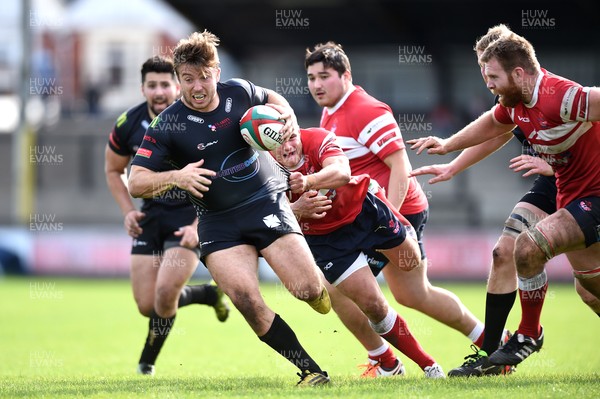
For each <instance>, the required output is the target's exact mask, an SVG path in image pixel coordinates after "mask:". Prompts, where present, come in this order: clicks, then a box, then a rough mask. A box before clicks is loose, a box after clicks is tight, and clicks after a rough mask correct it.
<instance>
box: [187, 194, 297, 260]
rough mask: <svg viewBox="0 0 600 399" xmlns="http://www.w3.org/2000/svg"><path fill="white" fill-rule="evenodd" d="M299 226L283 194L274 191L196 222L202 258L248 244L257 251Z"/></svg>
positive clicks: (206, 215)
mask: <svg viewBox="0 0 600 399" xmlns="http://www.w3.org/2000/svg"><path fill="white" fill-rule="evenodd" d="M290 233H297V234H300V235H302V232H301V230H300V225H298V222H297V221H296V217H295V216H294V213H293V212H292V209H291V208H290V204H289V201H288V199H287V197H286V195H285V193H283V192H282V193H274V194H272V195H270V196H267V197H262V198H259V199H257V200H256V201H252V202H250V203H248V204H244V205H242V206H239V207H237V208H234V209H231V210H229V211H224V212H218V213H214V214H213V213H210V212H209V213H207V214H203V215H202V217H200V219H199V221H198V237H199V238H200V252H201V259H202V260H203V261H204V259H205V258H206V256H207V255H208V254H210V253H212V252H216V251H220V250H222V249H227V248H231V247H235V246H238V245H243V244H248V245H253V246H254V247H256V249H257V250H258V251H261V250H262V249H264V248H266V247H268V246H269V245H271V244H272V243H273V242H274V241H275V240H277V239H278V238H279V237H281V236H283V235H285V234H290Z"/></svg>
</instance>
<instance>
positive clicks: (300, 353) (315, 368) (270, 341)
mask: <svg viewBox="0 0 600 399" xmlns="http://www.w3.org/2000/svg"><path fill="white" fill-rule="evenodd" d="M258 338H259V339H260V340H261V341H262V342H264V343H265V344H267V345H269V346H270V347H271V348H273V349H274V350H275V351H277V352H278V353H279V354H280V355H281V356H283V357H285V358H286V359H287V360H289V361H290V362H291V363H292V364H293V365H294V366H296V367H298V368H299V369H300V371H302V372H304V371H305V370H308V371H309V372H318V373H321V372H322V370H321V368H320V367H319V365H318V364H317V363H315V361H314V360H313V359H312V358H311V357H310V356H309V355H308V353H307V352H306V351H305V350H304V348H303V347H302V345H300V342H299V341H298V338H297V337H296V334H295V333H294V331H292V329H291V328H290V326H288V325H287V323H286V322H285V321H284V320H283V319H282V318H281V317H279V315H278V314H276V315H275V319H274V320H273V324H271V328H269V331H267V333H266V334H265V335H263V336H262V337H258Z"/></svg>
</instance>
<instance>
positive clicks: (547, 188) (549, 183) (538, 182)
mask: <svg viewBox="0 0 600 399" xmlns="http://www.w3.org/2000/svg"><path fill="white" fill-rule="evenodd" d="M519 202H527V203H528V204H531V205H534V206H537V207H538V208H540V209H541V210H542V211H544V212H546V213H547V214H548V215H551V214H553V213H554V212H556V178H555V177H554V176H542V175H540V176H538V177H537V178H536V179H535V181H534V182H533V186H532V187H531V189H530V190H529V191H527V193H525V195H524V196H523V198H521V201H519Z"/></svg>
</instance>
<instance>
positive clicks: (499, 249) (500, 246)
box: [492, 239, 515, 270]
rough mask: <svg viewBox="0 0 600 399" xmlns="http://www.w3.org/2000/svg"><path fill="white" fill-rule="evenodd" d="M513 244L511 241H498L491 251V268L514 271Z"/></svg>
mask: <svg viewBox="0 0 600 399" xmlns="http://www.w3.org/2000/svg"><path fill="white" fill-rule="evenodd" d="M514 250H515V247H514V244H513V242H512V240H510V241H509V240H503V239H500V240H499V241H498V242H497V243H496V245H495V246H494V249H493V250H492V267H493V268H494V269H496V270H500V269H507V268H511V269H514V267H515V261H514Z"/></svg>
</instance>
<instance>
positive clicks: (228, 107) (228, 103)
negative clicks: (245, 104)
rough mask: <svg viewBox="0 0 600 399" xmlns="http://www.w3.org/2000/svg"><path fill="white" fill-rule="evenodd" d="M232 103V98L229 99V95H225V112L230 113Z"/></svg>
mask: <svg viewBox="0 0 600 399" xmlns="http://www.w3.org/2000/svg"><path fill="white" fill-rule="evenodd" d="M232 105H233V100H232V99H231V97H227V100H225V112H227V113H230V112H231V106H232Z"/></svg>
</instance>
